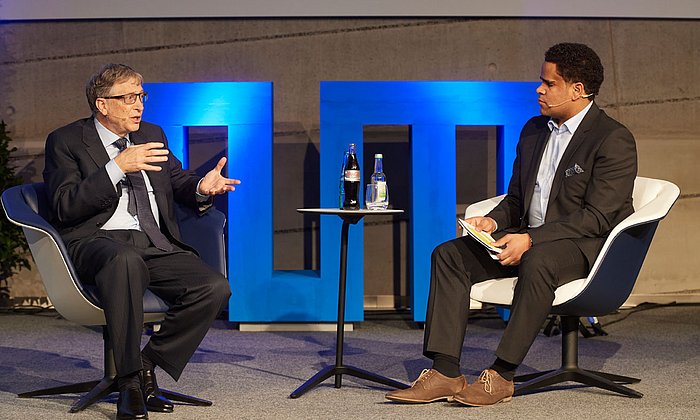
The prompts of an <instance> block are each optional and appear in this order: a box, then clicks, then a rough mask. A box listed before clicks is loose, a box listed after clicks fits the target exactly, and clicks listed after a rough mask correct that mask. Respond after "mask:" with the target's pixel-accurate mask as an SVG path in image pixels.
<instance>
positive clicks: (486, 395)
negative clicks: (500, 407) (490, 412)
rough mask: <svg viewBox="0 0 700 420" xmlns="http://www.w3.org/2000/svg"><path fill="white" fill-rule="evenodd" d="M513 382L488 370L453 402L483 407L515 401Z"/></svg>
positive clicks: (456, 396)
mask: <svg viewBox="0 0 700 420" xmlns="http://www.w3.org/2000/svg"><path fill="white" fill-rule="evenodd" d="M513 392H515V386H514V385H513V381H507V380H505V379H503V377H502V376H501V375H499V374H498V373H497V372H496V371H495V370H491V369H486V370H485V371H483V372H481V375H480V376H479V379H478V380H477V381H476V382H474V383H473V384H471V385H469V386H468V387H467V388H465V389H464V390H462V391H461V392H459V393H458V394H456V395H455V396H454V397H453V398H452V400H453V401H457V402H458V403H460V404H464V405H471V406H474V407H482V406H484V405H493V404H497V403H499V402H508V401H510V400H511V399H513Z"/></svg>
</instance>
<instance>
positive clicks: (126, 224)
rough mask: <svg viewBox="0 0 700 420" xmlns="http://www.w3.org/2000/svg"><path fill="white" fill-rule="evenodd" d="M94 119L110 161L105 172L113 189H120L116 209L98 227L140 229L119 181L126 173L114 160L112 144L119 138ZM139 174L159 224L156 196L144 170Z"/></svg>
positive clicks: (114, 150)
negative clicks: (129, 208) (130, 211)
mask: <svg viewBox="0 0 700 420" xmlns="http://www.w3.org/2000/svg"><path fill="white" fill-rule="evenodd" d="M94 121H95V128H96V129H97V134H98V135H99V136H100V140H102V145H103V146H104V148H105V150H106V151H107V154H108V155H109V158H110V161H109V162H107V165H106V166H105V169H106V170H107V174H108V175H109V179H110V180H111V181H112V184H113V185H114V189H115V190H116V189H117V188H121V190H122V194H121V197H119V204H117V210H116V211H115V212H114V214H113V215H112V217H110V218H109V220H107V222H106V223H105V224H104V225H102V227H101V228H100V229H104V230H117V229H133V230H141V226H140V225H139V218H138V217H137V216H132V215H131V214H130V213H129V211H128V210H127V209H128V206H129V194H128V192H127V188H126V184H125V183H123V182H122V183H121V184H120V181H123V180H124V181H125V180H126V175H125V174H124V172H123V171H122V170H121V168H119V165H117V162H115V161H114V158H115V157H117V155H118V154H119V149H118V148H117V146H115V145H114V142H115V141H117V140H119V138H120V137H119V136H118V135H116V134H114V133H112V132H111V131H109V130H108V129H107V128H106V127H105V126H104V125H102V124H101V123H100V122H99V121H97V119H96V118H95V120H94ZM126 139H127V145H131V140H130V139H129V135H128V134H127V136H126ZM141 174H142V175H143V179H144V180H145V182H146V189H147V190H148V201H149V202H150V203H151V211H152V212H153V217H154V218H155V219H156V223H158V226H160V219H159V217H158V215H159V213H158V205H157V204H156V196H155V194H154V193H153V186H152V185H151V181H150V180H149V179H148V174H147V173H146V171H141Z"/></svg>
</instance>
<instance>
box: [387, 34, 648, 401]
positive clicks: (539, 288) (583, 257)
mask: <svg viewBox="0 0 700 420" xmlns="http://www.w3.org/2000/svg"><path fill="white" fill-rule="evenodd" d="M540 79H541V80H542V83H541V84H540V85H539V87H538V88H537V94H538V95H539V105H540V112H541V114H542V116H539V117H534V118H532V119H530V121H528V122H527V123H526V124H525V127H524V128H523V130H522V132H521V134H520V141H519V143H518V146H517V155H516V159H515V163H514V164H513V175H512V178H511V181H510V185H509V187H508V194H507V195H506V197H505V198H504V199H503V201H501V203H499V204H498V205H497V206H496V207H495V208H494V210H493V211H491V212H490V213H489V214H487V215H484V216H483V217H473V218H470V219H468V220H466V222H467V223H469V224H471V225H472V226H473V227H474V228H475V230H476V231H483V232H486V233H489V234H493V237H494V238H495V239H496V241H495V243H494V244H493V245H494V246H496V247H499V248H501V249H502V251H501V252H500V253H498V254H497V257H498V259H493V258H492V257H491V255H490V254H489V252H488V251H486V250H485V248H484V246H483V245H482V244H481V243H479V242H477V241H476V240H474V238H473V237H471V236H463V237H460V238H457V239H454V240H451V241H448V242H445V243H443V244H441V245H439V246H438V247H436V248H435V250H434V251H433V255H432V269H431V285H430V297H429V300H428V310H427V316H426V324H425V339H424V346H423V354H424V355H425V356H426V357H428V358H430V359H432V360H433V365H432V369H430V370H425V371H424V373H423V374H421V376H420V377H419V378H418V379H417V380H416V381H415V382H414V384H413V386H412V387H411V388H409V389H406V390H397V391H392V392H390V393H388V394H387V395H386V397H387V398H388V399H389V400H392V401H398V402H405V403H427V402H432V401H438V400H445V399H447V400H452V401H456V402H459V403H461V404H464V405H470V406H483V405H491V404H495V403H499V402H506V401H510V399H511V398H512V395H513V391H514V386H513V377H514V374H515V370H516V369H517V367H518V366H519V365H520V363H521V362H522V361H523V359H524V358H525V355H526V354H527V352H528V350H529V349H530V346H531V345H532V343H533V341H534V339H535V337H536V336H537V334H538V332H539V331H540V328H541V326H542V324H543V323H544V321H545V320H546V318H547V315H548V314H549V311H550V309H551V307H552V302H553V301H554V290H555V289H556V288H557V287H558V286H560V285H562V284H565V283H567V282H570V281H572V280H575V279H577V278H581V277H585V276H586V275H587V274H588V272H589V270H590V268H591V264H593V262H594V261H595V258H596V256H597V254H598V252H600V249H601V247H602V246H603V243H604V241H605V237H606V236H607V235H608V234H609V232H610V231H611V230H612V229H613V227H614V226H615V225H616V224H618V223H619V222H620V221H622V220H623V219H624V218H625V217H627V216H628V215H630V214H631V213H632V212H633V207H632V189H633V187H634V179H635V177H636V174H637V152H636V146H635V141H634V137H633V136H632V134H631V133H630V132H629V131H628V130H627V129H626V128H625V127H624V126H623V125H622V124H620V123H618V122H617V121H615V120H613V119H612V118H610V117H609V116H608V115H606V114H605V112H603V111H602V110H600V109H599V108H598V107H597V106H596V104H595V102H594V101H593V99H594V97H595V96H596V95H597V94H598V90H599V88H600V86H601V84H602V82H603V66H602V65H601V62H600V59H599V58H598V55H597V54H596V53H595V52H594V51H593V50H592V49H590V48H589V47H587V46H585V45H582V44H572V43H564V44H557V45H555V46H553V47H551V48H550V49H549V50H548V51H547V52H546V53H545V60H544V63H543V64H542V69H541V73H540ZM513 276H517V277H518V282H517V284H516V287H515V291H514V298H513V306H512V308H511V316H510V320H509V322H508V325H507V327H506V329H505V332H504V333H503V337H502V338H501V342H500V344H499V346H498V348H497V349H496V360H495V361H494V363H493V364H492V365H491V366H490V367H489V368H488V369H486V370H484V371H483V372H482V373H481V375H480V376H479V378H478V379H477V380H476V381H475V382H473V383H472V384H468V383H467V381H466V380H465V378H464V376H463V375H462V374H461V373H460V356H461V353H462V343H463V341H464V335H465V331H466V327H467V315H468V308H469V293H470V290H471V286H472V285H473V284H475V283H478V282H481V281H484V280H488V279H493V278H500V277H513Z"/></svg>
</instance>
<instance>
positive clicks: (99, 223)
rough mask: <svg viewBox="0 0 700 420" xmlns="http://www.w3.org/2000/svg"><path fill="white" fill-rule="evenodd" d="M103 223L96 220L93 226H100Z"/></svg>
mask: <svg viewBox="0 0 700 420" xmlns="http://www.w3.org/2000/svg"><path fill="white" fill-rule="evenodd" d="M103 224H104V223H102V222H97V223H95V226H97V227H100V226H102V225H103Z"/></svg>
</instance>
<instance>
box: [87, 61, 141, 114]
mask: <svg viewBox="0 0 700 420" xmlns="http://www.w3.org/2000/svg"><path fill="white" fill-rule="evenodd" d="M129 79H137V80H138V81H139V82H140V83H143V76H141V75H140V74H139V73H137V72H136V71H135V70H134V69H132V68H131V67H129V66H127V65H125V64H106V65H104V66H103V67H102V68H101V69H100V70H98V71H97V73H95V74H94V75H92V77H91V78H90V80H88V82H87V84H86V85H85V95H86V96H87V101H88V105H90V109H91V110H92V113H93V115H95V114H97V112H98V110H97V106H96V105H95V101H96V100H97V98H104V97H105V96H108V95H109V91H110V90H112V86H114V85H115V84H117V83H119V82H123V81H125V80H129Z"/></svg>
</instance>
